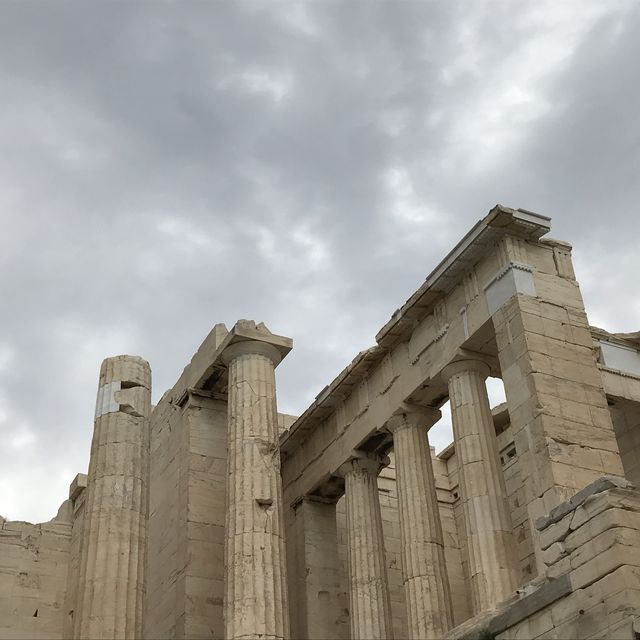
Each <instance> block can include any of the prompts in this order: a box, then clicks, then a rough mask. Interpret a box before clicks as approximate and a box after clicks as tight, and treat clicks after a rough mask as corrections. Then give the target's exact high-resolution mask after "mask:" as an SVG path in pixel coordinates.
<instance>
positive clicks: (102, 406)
mask: <svg viewBox="0 0 640 640" xmlns="http://www.w3.org/2000/svg"><path fill="white" fill-rule="evenodd" d="M150 410H151V370H150V368H149V364H148V363H147V362H146V361H145V360H143V359H142V358H138V357H134V356H116V357H114V358H107V359H106V360H105V361H104V362H103V363H102V367H101V369H100V382H99V387H98V399H97V403H96V414H95V424H94V431H93V441H92V443H91V457H90V460H89V474H88V482H87V498H86V503H85V516H84V541H83V545H82V556H81V561H80V580H79V586H78V600H77V601H78V611H77V612H76V614H77V615H76V617H75V623H74V637H76V638H140V637H141V636H142V600H143V595H144V576H143V571H144V551H145V541H146V530H147V517H148V514H147V478H148V454H149V451H148V449H149V434H148V427H149V424H148V420H149V413H150Z"/></svg>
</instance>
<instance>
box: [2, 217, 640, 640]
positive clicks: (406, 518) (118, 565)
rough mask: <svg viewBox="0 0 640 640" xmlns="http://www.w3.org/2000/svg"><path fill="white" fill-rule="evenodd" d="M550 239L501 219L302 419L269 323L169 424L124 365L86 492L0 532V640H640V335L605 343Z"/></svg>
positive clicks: (545, 226)
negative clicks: (448, 424) (447, 432)
mask: <svg viewBox="0 0 640 640" xmlns="http://www.w3.org/2000/svg"><path fill="white" fill-rule="evenodd" d="M549 231H550V219H549V218H546V217H544V216H541V215H539V214H536V213H532V212H529V211H525V210H521V209H517V210H515V209H510V208H507V207H503V206H500V205H498V206H496V207H495V208H494V209H492V210H491V211H490V212H489V214H488V215H487V216H486V217H485V218H484V219H483V220H481V221H480V222H478V223H477V224H476V225H475V226H474V227H473V228H472V229H471V230H470V231H469V232H468V233H467V234H466V235H465V236H464V238H463V239H462V240H461V241H460V242H459V243H458V244H457V245H456V246H455V247H454V248H453V249H452V251H451V252H450V253H449V254H448V255H447V256H446V257H445V258H444V259H443V260H442V262H441V263H440V264H439V265H438V266H437V267H436V268H435V269H434V271H433V272H432V273H431V274H430V275H429V276H428V277H427V279H426V280H425V282H424V283H423V284H422V285H421V286H420V287H419V288H418V290H417V291H416V292H415V293H414V294H413V295H412V296H411V297H410V298H409V300H407V301H406V302H405V304H403V305H402V306H401V307H400V308H399V309H398V310H397V311H395V313H394V314H393V315H392V316H391V319H390V320H389V322H387V324H386V325H385V326H384V327H382V329H381V330H380V331H379V332H378V334H377V335H376V336H375V345H374V346H373V347H371V348H370V349H367V350H366V351H363V352H361V353H359V354H357V355H356V357H355V358H354V359H353V360H352V362H351V363H349V364H348V365H347V366H346V368H345V369H344V370H343V371H342V372H341V373H340V374H339V375H338V377H337V378H336V379H335V380H333V381H331V382H330V383H329V384H328V385H327V386H326V387H325V388H324V389H323V390H322V391H321V392H320V393H319V394H318V396H317V397H316V398H315V400H314V401H313V402H312V404H311V405H310V406H309V407H308V408H307V409H306V410H305V411H304V413H303V414H302V415H301V416H298V417H296V416H289V415H284V414H281V413H278V410H277V405H276V376H275V370H276V367H277V366H278V364H279V363H280V362H281V361H282V359H283V358H284V357H286V356H287V354H288V353H289V351H290V350H291V349H292V347H293V344H292V340H291V339H290V338H288V337H283V336H280V335H277V334H274V333H272V332H271V331H270V330H269V329H268V328H267V327H265V326H264V325H263V324H261V323H260V324H256V323H255V322H253V321H248V320H240V321H238V322H237V323H236V324H235V325H234V326H233V327H232V328H230V329H227V328H226V327H225V326H224V325H216V326H215V327H214V328H213V330H212V331H211V333H210V334H209V335H208V336H207V337H206V339H205V340H204V342H203V343H202V345H201V346H200V348H199V349H198V351H197V352H196V354H195V355H194V356H193V358H192V359H191V361H190V362H189V364H188V365H187V366H186V367H185V369H184V371H183V372H182V375H181V376H180V377H179V378H178V380H177V382H176V383H175V385H174V386H173V387H172V388H171V389H170V390H168V391H167V392H166V393H165V394H164V395H163V396H162V398H161V399H160V400H159V402H158V404H157V405H156V406H152V404H151V390H152V386H151V370H150V367H149V364H148V363H147V362H146V361H145V360H143V359H142V358H140V357H137V356H116V357H112V358H107V359H106V360H105V361H104V362H103V363H102V367H101V369H100V374H99V381H98V392H97V402H96V413H95V422H94V427H93V442H92V447H91V455H90V460H89V465H88V472H87V474H86V475H85V474H78V476H76V478H75V479H74V480H73V482H72V483H71V486H70V491H69V499H68V500H67V501H65V502H64V503H63V505H62V506H61V507H60V509H59V511H58V515H57V516H56V518H54V519H53V520H52V521H50V522H47V523H41V524H30V523H25V522H11V521H6V520H4V519H2V518H0V638H25V639H26V638H52V639H53V638H78V639H94V638H95V639H98V638H104V639H106V638H144V639H147V640H155V639H158V640H159V639H169V638H176V639H187V638H188V639H199V638H228V639H245V638H264V639H265V640H267V639H269V640H271V639H273V640H275V639H285V638H300V639H303V638H316V639H326V640H328V639H345V640H346V639H348V638H352V639H354V640H355V639H362V640H370V639H378V638H379V639H386V638H395V639H396V640H400V639H403V638H410V639H412V640H418V639H430V638H449V639H451V640H454V639H459V640H462V639H471V638H495V639H507V638H584V639H586V638H624V639H627V640H633V639H636V638H638V637H640V491H638V490H637V489H636V488H635V487H636V486H639V483H640V334H638V333H636V334H616V333H609V332H607V331H605V330H603V329H599V328H596V327H593V326H591V325H590V324H589V322H588V319H587V315H586V313H585V309H584V304H583V300H582V297H581V293H580V288H579V285H578V282H577V281H576V277H575V273H574V270H573V266H572V260H571V246H570V245H569V244H567V243H566V242H562V241H559V240H553V239H551V238H549V237H547V234H548V233H549ZM274 329H275V327H274ZM488 377H494V378H500V379H501V380H502V382H503V384H504V389H505V395H506V403H505V404H502V405H499V406H497V407H491V406H490V403H489V397H488V394H487V388H486V379H487V378H488ZM447 401H448V402H449V403H450V407H451V417H452V423H453V442H452V443H451V445H450V446H449V447H447V448H446V449H444V450H443V451H441V452H440V453H439V454H438V455H436V453H435V451H434V449H433V448H432V447H430V445H429V430H430V428H432V427H433V426H434V425H435V424H437V422H438V420H439V419H440V416H441V414H440V408H441V407H442V406H443V405H444V404H445V403H446V402H447ZM0 508H1V505H0Z"/></svg>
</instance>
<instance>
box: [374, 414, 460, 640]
mask: <svg viewBox="0 0 640 640" xmlns="http://www.w3.org/2000/svg"><path fill="white" fill-rule="evenodd" d="M440 415H441V414H440V411H438V410H437V409H431V410H430V409H426V408H423V407H409V406H404V407H401V408H400V409H399V410H398V412H397V415H394V416H393V417H392V418H391V419H390V420H389V421H388V422H387V423H386V427H387V429H389V431H391V433H392V434H393V451H394V454H395V460H396V481H397V486H398V510H399V515H400V537H401V543H402V547H401V552H402V571H403V578H404V592H405V599H406V603H407V623H408V633H409V638H410V639H411V640H418V639H420V638H439V637H441V636H442V635H444V633H445V632H446V631H447V630H448V629H450V628H451V627H452V626H453V610H452V608H451V592H450V589H449V577H448V575H447V567H446V562H445V554H444V539H443V535H442V524H441V522H440V511H439V508H438V498H437V496H436V484H435V478H434V476H433V465H432V462H431V452H430V451H429V444H428V438H427V427H429V426H432V425H433V424H434V423H435V422H437V421H438V420H439V418H440Z"/></svg>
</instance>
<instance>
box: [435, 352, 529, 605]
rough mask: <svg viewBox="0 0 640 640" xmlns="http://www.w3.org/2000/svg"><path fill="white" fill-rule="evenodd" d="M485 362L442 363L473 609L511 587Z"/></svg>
mask: <svg viewBox="0 0 640 640" xmlns="http://www.w3.org/2000/svg"><path fill="white" fill-rule="evenodd" d="M488 375H489V366H488V365H487V364H486V363H484V362H482V361H480V360H462V361H459V362H455V363H452V364H450V365H448V366H446V367H445V368H444V369H443V371H442V377H443V378H444V379H445V380H448V383H449V399H450V401H451V418H452V421H453V436H454V442H455V450H456V457H457V460H458V474H459V482H460V492H461V497H462V502H463V511H464V520H465V526H466V531H467V549H468V552H469V573H470V577H471V585H472V596H473V610H474V612H475V613H478V612H480V611H483V610H485V609H488V608H491V607H493V606H495V605H496V604H498V603H499V602H502V601H503V600H506V599H507V598H508V597H509V596H510V595H511V594H512V593H513V591H514V590H515V589H516V587H517V584H518V583H517V574H516V558H517V555H516V550H515V541H514V538H513V529H512V526H511V515H510V512H509V505H508V502H507V492H506V488H505V483H504V476H503V474H502V465H501V464H500V456H499V453H498V442H497V438H496V432H495V428H494V426H493V419H492V417H491V409H490V407H489V398H488V396H487V389H486V386H485V382H484V381H485V379H486V378H487V376H488Z"/></svg>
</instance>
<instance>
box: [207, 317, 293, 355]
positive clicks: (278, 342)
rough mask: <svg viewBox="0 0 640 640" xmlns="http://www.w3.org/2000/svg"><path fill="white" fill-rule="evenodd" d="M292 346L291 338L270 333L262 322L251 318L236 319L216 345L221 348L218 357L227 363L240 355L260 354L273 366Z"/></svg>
mask: <svg viewBox="0 0 640 640" xmlns="http://www.w3.org/2000/svg"><path fill="white" fill-rule="evenodd" d="M292 347H293V341H292V340H291V338H285V337H284V336H279V335H276V334H275V333H271V331H269V329H267V327H266V326H265V325H264V323H262V322H260V323H258V324H256V323H255V322H254V321H253V320H238V321H237V322H236V323H235V325H234V326H233V327H232V329H231V331H229V332H228V333H227V334H226V335H225V336H224V338H223V340H222V342H221V343H220V344H219V345H218V348H220V349H221V350H222V352H221V353H220V355H219V356H218V357H219V358H220V359H221V360H222V362H224V364H226V365H228V364H229V363H230V362H231V361H232V360H235V359H236V358H239V357H241V356H245V355H252V354H253V355H261V356H265V357H267V358H269V359H270V360H271V361H272V362H273V366H274V367H275V366H277V365H278V364H279V363H280V361H281V360H282V359H283V358H284V357H285V356H286V355H287V354H288V353H289V351H291V349H292Z"/></svg>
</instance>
